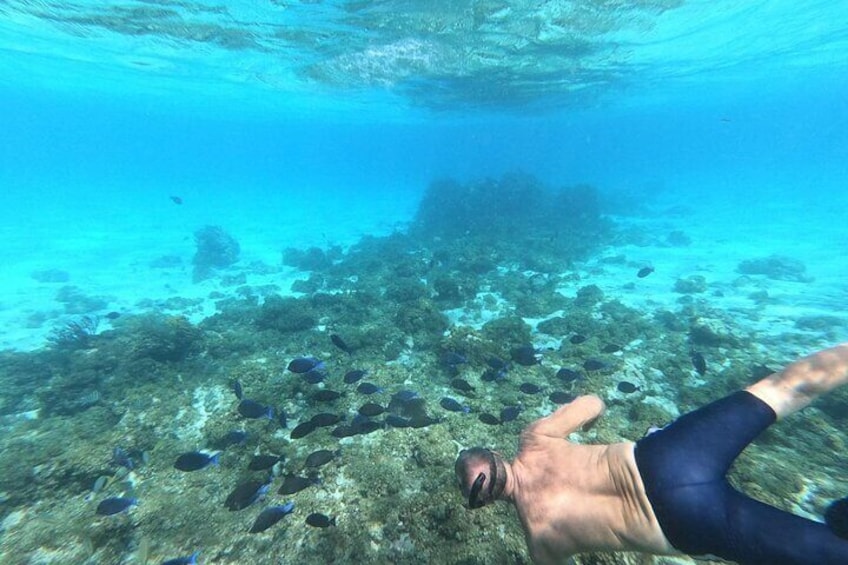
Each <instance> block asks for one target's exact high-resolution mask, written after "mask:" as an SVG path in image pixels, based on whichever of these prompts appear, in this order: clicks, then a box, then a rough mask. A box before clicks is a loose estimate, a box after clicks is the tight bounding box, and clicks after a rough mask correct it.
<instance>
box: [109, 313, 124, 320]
mask: <svg viewBox="0 0 848 565" xmlns="http://www.w3.org/2000/svg"><path fill="white" fill-rule="evenodd" d="M120 317H121V313H120V312H114V311H113V312H109V313H108V314H106V319H107V320H117V319H118V318H120Z"/></svg>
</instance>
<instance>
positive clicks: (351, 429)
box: [330, 424, 359, 439]
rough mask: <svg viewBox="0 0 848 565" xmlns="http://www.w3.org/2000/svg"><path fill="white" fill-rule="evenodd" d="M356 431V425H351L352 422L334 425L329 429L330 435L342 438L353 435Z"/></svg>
mask: <svg viewBox="0 0 848 565" xmlns="http://www.w3.org/2000/svg"><path fill="white" fill-rule="evenodd" d="M357 433H359V430H358V428H357V427H356V426H354V425H352V424H351V425H347V424H342V425H341V426H336V427H335V428H333V429H332V430H331V431H330V435H331V436H333V437H335V438H339V439H341V438H344V437H353V436H355V435H356V434H357Z"/></svg>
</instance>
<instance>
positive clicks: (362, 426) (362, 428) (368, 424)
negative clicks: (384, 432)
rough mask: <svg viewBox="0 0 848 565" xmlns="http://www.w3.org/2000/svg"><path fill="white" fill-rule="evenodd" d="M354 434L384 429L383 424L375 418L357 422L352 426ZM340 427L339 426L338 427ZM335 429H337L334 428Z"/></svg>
mask: <svg viewBox="0 0 848 565" xmlns="http://www.w3.org/2000/svg"><path fill="white" fill-rule="evenodd" d="M350 428H351V431H352V432H353V435H365V434H370V433H371V432H376V431H377V430H381V429H383V424H382V423H380V422H375V421H373V420H367V421H360V422H355V423H354V424H352V425H351V426H350ZM337 429H338V428H337ZM334 431H335V430H334Z"/></svg>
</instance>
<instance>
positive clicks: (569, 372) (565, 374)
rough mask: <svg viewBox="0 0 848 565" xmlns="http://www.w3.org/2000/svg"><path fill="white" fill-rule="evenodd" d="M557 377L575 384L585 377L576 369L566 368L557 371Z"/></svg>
mask: <svg viewBox="0 0 848 565" xmlns="http://www.w3.org/2000/svg"><path fill="white" fill-rule="evenodd" d="M556 377H557V378H558V379H561V380H563V381H565V382H566V383H573V382H574V381H577V380H580V379H582V378H583V375H581V374H580V373H578V372H577V371H575V370H574V369H568V368H566V367H563V368H561V369H560V370H559V371H557V374H556Z"/></svg>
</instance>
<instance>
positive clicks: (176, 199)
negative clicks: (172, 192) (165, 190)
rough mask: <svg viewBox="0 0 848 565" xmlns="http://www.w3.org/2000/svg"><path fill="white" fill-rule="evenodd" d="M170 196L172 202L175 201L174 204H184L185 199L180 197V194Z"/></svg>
mask: <svg viewBox="0 0 848 565" xmlns="http://www.w3.org/2000/svg"><path fill="white" fill-rule="evenodd" d="M169 198H170V199H171V202H173V203H174V204H182V203H183V199H182V198H180V197H179V196H169Z"/></svg>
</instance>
